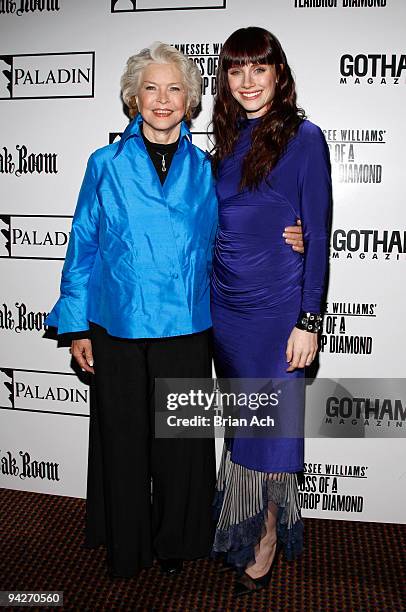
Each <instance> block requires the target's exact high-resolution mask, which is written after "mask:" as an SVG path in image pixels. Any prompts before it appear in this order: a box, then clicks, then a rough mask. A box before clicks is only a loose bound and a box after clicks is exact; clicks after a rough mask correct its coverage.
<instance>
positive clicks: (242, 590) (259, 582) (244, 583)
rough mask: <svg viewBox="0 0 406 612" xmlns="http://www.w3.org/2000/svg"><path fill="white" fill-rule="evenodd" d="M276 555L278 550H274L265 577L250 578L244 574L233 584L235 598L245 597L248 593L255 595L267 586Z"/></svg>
mask: <svg viewBox="0 0 406 612" xmlns="http://www.w3.org/2000/svg"><path fill="white" fill-rule="evenodd" d="M277 553H278V548H277V549H276V552H275V556H274V559H273V561H272V565H271V567H270V568H269V570H268V572H267V573H266V574H265V576H260V577H259V578H251V576H249V575H248V574H247V573H246V572H244V573H243V574H242V575H241V576H239V577H238V578H237V580H236V581H235V584H234V595H235V597H239V596H240V595H247V594H249V593H255V592H256V591H261V590H262V589H265V588H266V587H267V586H268V585H269V583H270V581H271V578H272V572H273V570H274V567H275V565H276V559H277V557H278V554H277Z"/></svg>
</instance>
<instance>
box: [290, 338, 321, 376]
mask: <svg viewBox="0 0 406 612" xmlns="http://www.w3.org/2000/svg"><path fill="white" fill-rule="evenodd" d="M316 352H317V334H315V333H313V332H308V331H304V330H303V329H298V328H297V327H294V328H293V329H292V332H291V334H290V336H289V340H288V345H287V348H286V360H287V362H288V363H289V367H288V369H287V370H286V371H287V372H293V370H295V369H296V368H304V367H305V366H309V365H310V364H311V362H312V361H313V359H314V358H315V356H316Z"/></svg>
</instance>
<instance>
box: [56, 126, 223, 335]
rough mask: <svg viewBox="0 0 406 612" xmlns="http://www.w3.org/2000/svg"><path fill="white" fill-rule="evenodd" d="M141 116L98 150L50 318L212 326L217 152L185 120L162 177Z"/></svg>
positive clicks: (72, 326)
mask: <svg viewBox="0 0 406 612" xmlns="http://www.w3.org/2000/svg"><path fill="white" fill-rule="evenodd" d="M141 124H142V118H141V115H138V116H137V117H136V118H135V119H134V120H133V121H132V122H131V123H130V124H129V125H128V127H127V129H126V130H125V132H124V134H123V136H122V138H121V140H120V141H119V142H118V143H114V144H112V145H109V146H107V147H103V148H102V149H98V150H97V151H95V152H94V153H93V154H92V155H91V156H90V158H89V161H88V165H87V169H86V173H85V177H84V179H83V184H82V187H81V190H80V194H79V199H78V203H77V207H76V211H75V214H74V217H73V222H72V231H71V236H70V240H69V245H68V250H67V254H66V259H65V264H64V267H63V270H62V280H61V293H60V298H59V300H58V302H57V303H56V305H55V306H54V308H53V310H52V311H51V312H50V314H49V315H48V317H47V318H46V321H45V323H46V324H47V325H49V326H53V327H56V328H57V329H58V334H63V333H69V332H77V331H84V330H87V329H88V327H89V323H88V322H89V321H92V322H93V323H97V324H98V325H101V326H102V327H104V328H105V329H107V331H108V332H109V333H110V334H111V335H113V336H119V337H123V338H159V337H165V336H177V335H182V334H191V333H195V332H199V331H203V330H204V329H207V328H209V327H210V326H211V318H210V303H209V300H210V272H211V264H212V250H213V244H214V238H215V233H216V228H217V199H216V194H215V186H214V180H213V177H212V172H211V164H210V158H209V156H208V154H206V153H204V152H203V151H201V150H200V149H199V148H197V147H196V146H194V145H193V144H192V142H191V136H190V132H189V130H188V128H187V126H186V125H185V124H182V126H181V133H180V141H179V147H178V150H177V151H176V153H175V155H174V157H173V160H172V163H171V166H170V169H169V171H168V176H167V178H166V180H165V182H164V184H163V185H161V183H160V181H159V178H158V175H157V173H156V171H155V168H154V166H153V164H152V162H151V160H150V158H149V155H148V153H147V151H146V149H145V145H144V142H143V139H142V135H141Z"/></svg>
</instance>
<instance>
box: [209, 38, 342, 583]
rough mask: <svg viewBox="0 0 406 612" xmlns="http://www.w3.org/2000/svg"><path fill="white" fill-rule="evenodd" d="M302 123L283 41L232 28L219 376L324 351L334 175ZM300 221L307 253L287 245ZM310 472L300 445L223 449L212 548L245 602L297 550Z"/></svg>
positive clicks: (284, 372) (218, 107)
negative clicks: (305, 473)
mask: <svg viewBox="0 0 406 612" xmlns="http://www.w3.org/2000/svg"><path fill="white" fill-rule="evenodd" d="M304 117H305V115H304V112H303V110H301V109H300V108H298V106H297V105H296V92H295V84H294V80H293V77H292V74H291V71H290V68H289V65H288V62H287V59H286V56H285V53H284V51H283V49H282V47H281V45H280V43H279V42H278V40H277V39H276V38H275V36H273V35H272V34H271V33H270V32H268V31H266V30H264V29H262V28H256V27H250V28H244V29H240V30H237V31H236V32H234V33H233V34H232V35H231V36H230V37H229V38H228V40H227V41H226V42H225V44H224V47H223V49H222V52H221V55H220V60H219V70H218V93H217V97H216V99H215V105H214V117H213V125H214V135H215V142H216V147H215V154H214V165H215V171H216V174H217V187H216V189H217V196H218V200H219V228H218V233H217V240H216V246H215V253H214V260H213V275H212V293H211V313H212V321H213V333H214V349H215V363H216V368H217V374H218V376H220V377H224V378H262V379H264V378H267V379H274V378H278V379H286V380H293V379H298V378H301V377H303V375H304V368H305V366H308V365H310V363H311V362H312V361H313V359H314V357H315V354H316V350H317V331H318V329H319V326H320V320H321V316H320V310H321V299H322V295H323V291H324V282H325V276H326V268H327V261H328V231H329V218H330V205H331V195H330V193H331V179H330V165H329V154H328V148H327V145H326V142H325V139H324V137H323V134H322V132H321V130H320V129H319V128H318V127H317V126H316V125H314V124H313V123H310V121H307V120H305V118H304ZM296 218H300V219H301V221H302V226H303V235H304V243H305V256H304V257H302V256H301V255H299V254H298V253H295V252H294V251H292V250H291V249H285V248H284V245H283V241H282V238H281V234H282V231H283V228H284V227H285V226H287V225H293V223H294V221H295V219H296ZM301 404H302V402H298V404H297V406H293V407H292V406H291V410H288V411H286V414H289V413H290V417H289V418H291V416H292V414H293V413H292V409H293V410H294V411H295V415H296V416H295V418H296V417H297V412H298V411H299V412H300V411H302V410H303V405H301ZM280 416H281V415H280ZM283 418H284V417H283V414H282V419H283ZM282 425H283V423H282ZM285 426H288V423H285ZM301 470H303V438H294V437H291V438H277V439H275V438H268V439H264V438H261V439H255V438H238V437H235V438H234V439H232V440H227V441H226V443H225V447H224V452H223V457H222V462H221V467H220V472H219V477H218V483H217V489H218V495H217V502H218V511H219V519H218V525H217V530H216V537H215V543H214V551H215V552H222V553H227V560H228V562H229V563H231V564H234V565H236V566H237V567H239V568H240V570H241V571H240V577H239V579H238V581H237V583H236V592H237V594H242V593H247V592H252V591H255V590H258V589H260V588H263V587H264V586H266V585H267V583H268V582H269V579H270V575H271V571H272V567H273V560H274V558H275V553H276V547H277V540H279V543H280V544H283V545H284V547H285V553H286V554H287V556H288V557H293V556H295V555H296V554H298V553H299V552H300V549H301V545H302V523H301V519H300V508H299V505H298V473H300V471H301Z"/></svg>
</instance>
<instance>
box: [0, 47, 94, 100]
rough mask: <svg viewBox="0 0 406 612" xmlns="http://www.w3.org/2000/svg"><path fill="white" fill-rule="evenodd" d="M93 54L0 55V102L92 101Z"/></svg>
mask: <svg viewBox="0 0 406 612" xmlns="http://www.w3.org/2000/svg"><path fill="white" fill-rule="evenodd" d="M94 68H95V52H94V51H69V52H66V53H34V54H28V53H25V54H20V55H0V100H26V99H48V98H93V97H94V73H95V70H94Z"/></svg>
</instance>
